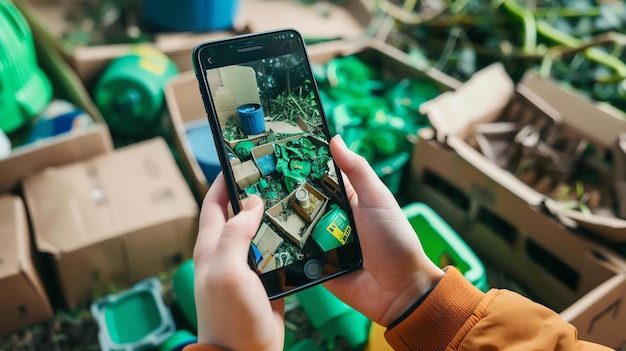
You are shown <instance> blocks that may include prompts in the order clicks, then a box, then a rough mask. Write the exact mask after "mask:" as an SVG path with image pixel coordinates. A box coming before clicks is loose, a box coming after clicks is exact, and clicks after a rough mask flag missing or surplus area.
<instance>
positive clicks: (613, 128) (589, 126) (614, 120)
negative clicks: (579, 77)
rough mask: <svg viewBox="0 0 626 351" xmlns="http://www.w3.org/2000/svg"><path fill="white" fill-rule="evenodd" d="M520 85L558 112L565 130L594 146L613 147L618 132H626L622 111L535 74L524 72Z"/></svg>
mask: <svg viewBox="0 0 626 351" xmlns="http://www.w3.org/2000/svg"><path fill="white" fill-rule="evenodd" d="M519 85H520V87H522V86H523V87H526V88H528V89H529V90H531V91H533V92H534V93H535V94H537V95H538V96H541V98H542V99H543V100H544V101H545V102H546V103H548V104H549V105H550V106H552V107H553V108H554V109H556V110H557V111H559V112H560V113H561V115H562V116H563V118H564V119H566V120H567V126H568V127H570V128H572V129H573V130H575V131H577V132H578V133H580V134H582V135H584V136H585V137H587V138H589V139H590V141H591V142H592V143H593V144H595V145H598V146H603V147H605V148H609V147H611V146H613V145H614V144H615V142H616V141H617V138H618V136H619V134H620V133H624V132H626V114H624V113H623V112H621V111H619V110H617V109H616V108H613V107H611V106H607V105H603V104H599V103H595V102H592V101H591V100H590V99H588V98H585V97H583V96H581V95H580V94H576V93H574V92H571V91H568V90H566V88H565V87H562V86H559V85H557V84H556V83H555V82H553V81H551V80H548V79H546V78H542V77H541V76H539V75H538V74H537V73H536V72H534V71H528V72H526V74H525V75H524V77H523V78H522V80H521V81H520V83H519Z"/></svg>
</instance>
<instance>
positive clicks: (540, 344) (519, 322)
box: [385, 267, 611, 351]
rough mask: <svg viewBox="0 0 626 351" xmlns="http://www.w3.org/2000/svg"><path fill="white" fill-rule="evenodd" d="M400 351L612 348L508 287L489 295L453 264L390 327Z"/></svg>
mask: <svg viewBox="0 0 626 351" xmlns="http://www.w3.org/2000/svg"><path fill="white" fill-rule="evenodd" d="M385 338H386V339H387V342H389V344H390V345H391V346H392V347H393V348H394V350H399V351H406V350H459V351H469V350H478V349H484V350H487V349H488V350H504V351H506V350H581V351H582V350H611V349H609V348H606V347H604V346H600V345H597V344H592V343H588V342H584V341H578V339H577V331H576V328H574V326H572V325H571V324H569V323H567V322H565V321H564V320H563V319H561V317H560V316H559V315H558V314H557V313H555V312H554V311H552V310H550V309H548V308H546V307H544V306H542V305H540V304H537V303H534V302H532V301H530V300H529V299H527V298H525V297H523V296H521V295H519V294H517V293H514V292H511V291H507V290H497V289H492V290H490V291H489V292H488V293H486V294H484V293H483V292H481V291H480V290H478V289H476V288H475V287H474V286H473V285H472V284H471V283H470V282H469V281H467V280H466V279H465V278H464V277H463V275H462V274H461V273H460V272H459V271H458V270H457V269H456V268H453V267H448V269H447V270H446V273H445V274H444V276H443V278H441V280H440V281H439V282H438V283H437V285H436V286H435V287H434V289H433V290H432V291H431V292H430V294H428V296H426V297H425V298H424V299H423V301H422V302H421V303H420V304H419V305H418V306H417V307H416V308H415V309H414V310H413V311H412V312H410V313H408V314H407V316H406V317H405V318H404V319H402V320H400V321H398V322H396V323H394V324H393V325H392V326H391V327H390V328H388V329H387V331H386V332H385Z"/></svg>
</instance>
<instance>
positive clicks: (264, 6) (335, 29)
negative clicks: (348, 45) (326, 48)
mask: <svg viewBox="0 0 626 351" xmlns="http://www.w3.org/2000/svg"><path fill="white" fill-rule="evenodd" d="M373 7H374V4H373V3H372V2H371V1H367V0H347V1H345V4H344V5H342V6H339V5H335V4H333V3H331V2H316V3H310V4H304V3H300V2H294V1H290V0H269V1H268V0H241V2H240V7H239V13H238V16H237V19H236V21H235V30H236V31H238V32H263V31H267V30H271V29H275V28H294V29H296V30H298V31H299V32H300V33H301V34H302V35H303V36H304V37H305V38H309V39H338V38H340V39H348V38H357V37H361V36H363V35H364V34H365V31H366V29H367V26H368V25H369V23H370V21H371V20H372V18H373V10H374V9H373ZM264 14H266V15H264ZM296 14H297V15H296Z"/></svg>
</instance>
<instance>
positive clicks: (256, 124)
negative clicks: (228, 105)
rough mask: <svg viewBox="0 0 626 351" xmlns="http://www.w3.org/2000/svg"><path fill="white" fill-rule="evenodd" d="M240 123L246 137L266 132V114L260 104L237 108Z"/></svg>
mask: <svg viewBox="0 0 626 351" xmlns="http://www.w3.org/2000/svg"><path fill="white" fill-rule="evenodd" d="M237 114H238V115H239V123H240V124H241V129H243V132H244V133H245V134H246V135H254V134H260V133H263V132H264V131H265V114H264V113H263V106H261V105H260V104H245V105H241V106H239V107H237Z"/></svg>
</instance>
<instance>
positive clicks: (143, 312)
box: [91, 278, 176, 351]
mask: <svg viewBox="0 0 626 351" xmlns="http://www.w3.org/2000/svg"><path fill="white" fill-rule="evenodd" d="M162 293H163V291H162V288H161V282H160V281H159V279H157V278H149V279H146V280H143V281H140V282H139V283H137V284H135V285H134V286H133V287H132V288H131V289H130V290H127V291H125V292H122V293H119V294H114V295H108V296H106V297H105V298H103V299H101V300H98V301H96V302H94V303H93V304H92V305H91V314H92V316H93V317H94V319H95V320H96V322H97V323H98V327H99V329H100V331H99V333H98V340H99V341H100V347H101V348H102V350H104V351H122V350H124V351H126V350H140V349H145V348H158V347H159V346H160V345H161V344H162V343H163V342H164V341H165V340H166V339H167V338H168V337H169V336H170V335H172V334H173V333H174V331H175V330H176V326H175V324H174V319H173V318H172V314H171V312H170V311H169V309H168V308H167V307H166V306H165V304H164V303H163V300H162V298H161V295H162Z"/></svg>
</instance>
